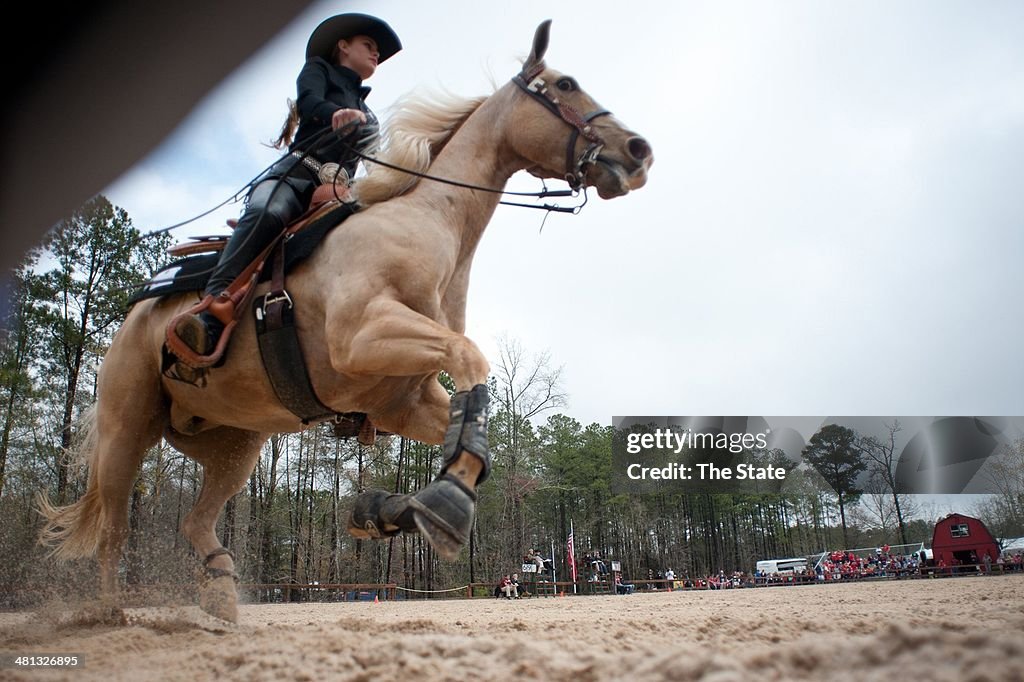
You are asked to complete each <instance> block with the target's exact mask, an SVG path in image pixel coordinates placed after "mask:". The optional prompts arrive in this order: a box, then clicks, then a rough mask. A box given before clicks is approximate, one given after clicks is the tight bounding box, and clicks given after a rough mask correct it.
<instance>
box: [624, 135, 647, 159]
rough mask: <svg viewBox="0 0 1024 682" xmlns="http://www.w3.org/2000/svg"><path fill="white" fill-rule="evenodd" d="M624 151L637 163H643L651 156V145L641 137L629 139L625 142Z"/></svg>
mask: <svg viewBox="0 0 1024 682" xmlns="http://www.w3.org/2000/svg"><path fill="white" fill-rule="evenodd" d="M626 149H627V150H629V155H630V156H632V157H633V158H634V159H636V160H637V161H643V160H644V159H646V158H647V157H649V156H650V155H651V145H649V144H647V140H645V139H644V138H642V137H631V138H629V140H628V141H627V142H626Z"/></svg>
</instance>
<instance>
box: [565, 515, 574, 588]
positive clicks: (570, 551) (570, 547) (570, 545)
mask: <svg viewBox="0 0 1024 682" xmlns="http://www.w3.org/2000/svg"><path fill="white" fill-rule="evenodd" d="M572 536H573V533H572V524H571V523H570V525H569V540H568V541H567V542H566V543H565V554H566V559H567V560H568V561H569V572H570V575H572V581H573V582H576V544H575V542H573V537H572Z"/></svg>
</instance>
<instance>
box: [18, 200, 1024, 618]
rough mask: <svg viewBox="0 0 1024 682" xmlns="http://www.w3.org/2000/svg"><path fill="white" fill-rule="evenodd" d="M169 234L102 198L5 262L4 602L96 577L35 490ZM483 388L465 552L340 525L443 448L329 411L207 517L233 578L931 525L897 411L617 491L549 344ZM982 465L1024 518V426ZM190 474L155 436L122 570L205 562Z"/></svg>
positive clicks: (923, 530) (518, 350) (636, 562)
mask: <svg viewBox="0 0 1024 682" xmlns="http://www.w3.org/2000/svg"><path fill="white" fill-rule="evenodd" d="M168 244H169V238H167V237H166V236H165V235H163V236H159V237H156V238H151V239H141V234H140V232H139V230H138V229H136V228H135V227H134V226H133V225H132V222H131V219H130V218H129V217H128V215H127V214H126V213H125V211H124V210H122V209H120V208H117V207H115V206H113V205H111V204H110V202H109V201H108V200H107V199H105V198H104V197H102V196H99V197H96V198H94V199H93V200H92V201H90V202H89V203H87V204H86V205H85V206H83V207H82V209H80V210H79V211H78V212H77V213H76V214H75V215H74V216H72V217H71V218H69V219H67V220H65V221H62V222H61V223H60V224H59V225H58V226H56V228H55V229H54V230H53V231H52V232H51V234H50V235H49V237H48V238H47V240H46V241H45V242H44V243H43V244H42V245H40V247H38V248H37V249H35V250H33V251H32V252H30V253H29V254H28V255H27V256H26V257H25V259H24V261H23V263H22V264H21V266H20V267H19V268H17V269H16V270H15V271H14V272H12V273H11V275H10V276H9V278H8V281H7V284H6V292H5V300H6V303H7V305H6V319H5V322H4V325H3V328H2V330H0V409H2V410H3V417H2V424H0V426H2V432H0V513H2V514H3V516H2V518H4V519H6V520H7V523H5V524H4V527H3V528H0V552H2V553H3V555H4V556H5V557H6V558H7V560H6V561H5V562H3V563H2V565H0V596H2V598H0V606H2V605H4V604H5V603H6V604H9V605H17V604H22V603H26V602H29V601H31V600H32V599H36V598H38V597H39V595H40V594H44V593H45V592H46V591H47V590H49V589H50V588H51V587H52V586H54V585H60V584H65V583H73V584H75V585H83V584H86V586H87V585H88V583H89V582H90V581H91V580H92V578H91V576H92V575H93V574H94V572H93V571H92V569H91V567H90V568H84V567H83V566H79V565H71V566H67V565H57V564H54V563H53V562H52V561H50V560H49V559H47V558H46V555H45V551H44V550H43V549H42V548H40V547H39V546H38V544H37V542H36V537H37V534H38V530H39V528H40V526H41V519H40V517H39V516H38V515H37V514H36V512H35V510H34V502H33V500H34V496H35V495H36V494H37V493H38V492H40V491H44V493H45V494H47V495H49V496H50V498H51V499H52V500H54V501H55V502H57V503H60V504H64V503H67V502H69V501H71V500H73V499H75V498H76V497H77V496H78V495H80V494H81V492H82V491H83V489H84V476H83V472H81V471H78V470H76V469H74V468H73V467H72V465H71V464H70V462H69V461H68V457H67V455H68V453H69V451H70V449H71V447H72V445H73V443H74V440H75V437H76V435H77V433H76V422H77V419H78V417H79V416H80V415H81V414H82V413H83V412H84V411H85V410H86V409H87V408H88V407H89V405H91V404H92V402H93V401H94V400H95V382H96V372H97V369H98V366H99V363H100V362H101V361H102V357H103V355H104V353H105V351H106V348H107V347H108V346H109V343H110V341H111V338H112V336H113V334H114V332H115V331H116V329H117V328H118V326H119V324H120V323H121V321H123V319H124V316H125V315H126V313H127V308H126V304H127V300H128V297H129V295H130V294H131V292H132V291H133V290H134V287H135V286H137V285H138V284H140V283H141V282H143V281H144V280H145V279H146V277H147V276H148V275H149V274H151V273H152V272H154V271H155V270H156V269H157V268H158V266H159V265H161V264H163V263H164V262H166V260H167V256H166V248H167V246H168ZM444 378H445V377H444V375H442V379H444ZM448 388H449V390H452V387H451V386H450V382H449V386H448ZM489 388H490V392H491V397H492V400H491V405H492V410H491V414H490V415H489V432H490V433H489V435H490V442H491V448H492V456H493V462H494V470H493V474H492V476H491V478H490V479H489V480H488V481H487V482H485V483H484V484H483V486H482V488H481V490H480V491H479V492H480V497H479V506H478V514H477V520H476V524H475V527H474V530H473V533H472V537H471V541H470V543H469V547H468V548H467V550H465V551H464V552H463V554H462V555H461V556H460V558H459V559H458V560H457V561H455V562H444V561H441V560H440V559H439V558H438V557H437V556H436V555H435V554H434V552H433V551H432V550H431V548H430V546H429V545H428V544H427V543H425V542H423V540H422V538H421V537H420V536H419V535H403V536H399V537H395V538H392V539H390V540H386V541H379V542H368V541H360V540H356V539H354V538H352V537H351V536H349V535H348V533H347V532H346V525H347V519H348V511H349V509H350V507H351V503H352V500H353V499H354V497H355V496H356V495H357V494H358V493H359V492H360V491H361V490H364V489H367V488H371V487H374V488H383V489H385V490H391V491H395V492H399V493H410V492H415V491H416V490H419V489H420V488H422V487H423V486H425V485H426V484H427V482H429V481H430V480H431V478H432V477H433V476H435V475H436V472H437V469H438V468H439V466H440V463H441V460H442V453H441V450H440V448H439V447H437V446H430V445H426V444H423V443H418V442H415V441H410V440H407V439H405V438H400V437H390V438H384V439H379V440H378V442H377V444H375V445H373V446H369V447H366V446H362V445H360V444H358V443H357V442H355V441H354V440H345V439H339V438H336V437H335V436H334V433H333V431H332V430H331V428H330V425H329V424H323V425H319V426H316V427H314V428H310V429H308V430H307V431H305V432H302V433H296V434H280V435H277V436H275V437H273V438H271V439H270V441H268V443H267V445H266V446H265V448H264V450H263V452H262V454H261V457H260V459H259V461H258V463H257V466H256V468H255V470H254V471H253V473H252V475H251V476H250V478H249V481H248V483H247V485H246V486H245V487H244V489H243V490H241V491H239V493H238V494H237V495H236V496H235V497H234V498H232V499H231V501H230V502H229V503H228V505H227V508H226V509H225V512H224V514H223V515H222V517H221V519H220V521H219V525H218V534H219V536H220V538H221V540H222V541H223V544H224V545H225V546H226V547H228V548H229V549H231V550H232V551H233V552H234V553H235V555H236V557H237V565H238V567H239V569H240V572H241V575H242V581H243V583H256V584H268V583H275V584H279V583H298V584H306V583H313V582H318V583H353V582H370V583H382V582H394V583H397V584H399V585H400V586H402V587H405V588H408V589H413V590H424V591H430V590H440V589H446V588H451V587H457V586H460V585H464V584H466V583H468V582H492V581H494V580H496V579H497V578H498V577H500V576H501V575H503V574H505V573H510V572H513V571H515V570H517V569H518V567H519V565H520V564H521V563H522V560H523V557H524V555H525V554H526V553H527V552H528V550H530V549H537V550H539V551H540V552H541V553H542V554H544V555H545V556H547V555H550V554H552V553H553V554H554V560H555V566H556V570H557V571H558V573H559V577H560V579H561V578H563V577H564V576H567V575H568V567H567V564H566V556H565V541H566V538H567V536H568V534H569V529H570V525H571V526H572V528H573V529H574V533H575V535H574V537H575V544H576V548H577V555H578V556H582V554H584V553H585V552H587V551H589V550H595V551H599V552H600V553H601V554H602V556H604V557H606V558H610V559H614V560H618V561H620V562H621V565H622V570H623V571H624V573H625V574H626V576H628V577H632V578H642V577H645V576H646V575H648V572H649V571H653V572H661V571H663V570H664V569H666V568H668V567H671V568H673V570H674V571H675V573H676V575H683V574H690V575H692V576H695V577H696V576H703V575H706V574H709V573H717V572H718V571H719V570H725V571H729V572H731V571H734V570H742V571H751V570H752V569H753V566H754V563H755V562H756V561H757V560H758V559H763V558H770V557H784V556H806V555H809V554H812V553H815V552H821V551H824V550H831V549H837V548H852V547H857V546H872V545H879V546H880V545H882V544H886V543H889V544H902V543H912V542H919V541H928V540H930V538H931V530H932V524H931V523H930V522H926V521H922V520H920V518H917V517H919V516H920V515H921V510H920V509H917V508H916V504H917V503H916V501H915V499H914V498H913V496H906V495H901V494H899V493H897V492H896V485H895V481H894V478H893V472H894V471H895V464H896V462H895V460H896V459H897V458H898V456H899V453H898V452H896V447H895V442H896V433H898V432H899V429H900V425H899V424H898V422H894V423H893V424H891V425H890V433H889V436H890V437H889V438H888V439H877V438H864V437H861V436H860V435H858V434H857V433H855V432H853V431H851V430H850V429H845V428H844V427H841V426H835V425H830V426H825V427H823V428H822V429H821V430H820V431H819V432H818V433H817V434H815V435H814V437H813V438H812V439H811V440H810V442H809V443H808V444H807V447H806V449H805V451H804V453H803V454H804V459H805V460H806V461H807V462H808V463H809V464H811V465H812V466H813V468H814V470H815V471H816V472H817V473H816V474H813V473H812V472H810V471H806V470H804V471H801V470H800V469H798V470H796V471H795V472H794V473H792V474H790V476H791V477H792V478H791V480H790V481H788V483H787V486H786V488H785V492H779V493H771V494H759V495H751V494H746V495H739V494H722V493H717V494H716V493H703V494H682V493H678V492H671V491H665V492H659V493H656V494H650V495H636V494H622V493H615V492H614V491H613V488H614V486H613V485H612V477H613V471H612V469H613V466H612V459H613V458H612V445H613V440H614V437H615V434H614V429H613V428H612V427H610V426H604V425H600V424H590V425H584V424H581V423H580V422H578V421H577V420H575V419H574V418H573V417H571V416H569V415H567V414H565V413H563V412H562V411H561V410H562V409H563V408H564V407H565V406H566V402H567V396H566V395H565V393H564V391H563V388H562V383H561V376H560V369H559V368H558V367H557V366H556V365H555V363H554V362H553V361H552V359H551V358H550V357H548V356H546V355H544V354H540V355H536V354H531V353H529V352H528V351H526V350H524V349H523V348H522V347H521V346H520V344H519V343H518V342H516V341H515V340H514V339H507V338H506V339H501V340H500V342H499V357H497V358H494V359H493V367H492V376H491V378H490V380H489ZM993 467H994V469H995V470H997V471H998V472H999V478H1000V480H999V485H1000V486H1001V487H1000V494H999V495H996V496H992V497H991V498H990V500H989V501H988V502H985V503H984V505H983V507H982V508H981V509H979V510H975V511H976V512H977V513H979V514H982V515H983V518H984V519H985V520H986V522H987V523H988V524H989V526H990V528H991V529H992V531H993V532H994V533H995V534H997V535H1002V536H1012V535H1022V534H1024V516H1022V512H1021V510H1022V509H1024V442H1022V443H1018V444H1016V447H1014V448H1009V449H1007V450H1006V451H1005V452H1003V453H1000V455H999V456H998V458H996V460H995V461H994V463H993ZM865 480H866V481H868V483H867V484H866V485H865V484H863V483H862V482H863V481H865ZM201 485H202V469H201V468H200V467H199V466H198V465H197V464H196V463H195V462H194V461H192V460H190V459H187V458H185V457H183V456H182V455H181V454H179V453H177V452H176V451H174V450H173V449H171V448H170V447H169V446H168V445H167V444H166V443H164V442H161V443H160V444H159V445H158V446H156V447H154V448H153V449H152V450H151V452H149V453H148V456H147V457H146V459H145V462H144V465H143V469H142V471H141V473H140V476H139V478H138V481H137V483H136V486H135V488H134V490H133V494H132V496H131V500H130V526H131V536H130V538H129V542H128V548H127V551H126V557H125V562H124V577H125V579H126V581H127V582H128V583H129V584H138V585H154V584H191V581H192V580H193V571H194V568H195V565H196V561H195V559H194V557H192V556H191V555H190V548H189V547H188V543H187V542H186V541H185V539H184V538H183V536H182V535H181V533H180V532H179V527H180V523H181V521H182V519H183V518H184V516H185V515H186V514H187V513H188V511H189V510H190V509H191V506H192V504H193V503H194V501H195V500H196V499H197V496H198V492H199V489H200V487H201ZM84 576H88V577H84Z"/></svg>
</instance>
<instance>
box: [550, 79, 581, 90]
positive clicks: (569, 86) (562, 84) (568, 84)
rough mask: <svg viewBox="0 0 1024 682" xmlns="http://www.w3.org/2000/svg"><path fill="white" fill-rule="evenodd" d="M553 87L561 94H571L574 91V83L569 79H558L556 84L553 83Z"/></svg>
mask: <svg viewBox="0 0 1024 682" xmlns="http://www.w3.org/2000/svg"><path fill="white" fill-rule="evenodd" d="M555 87H557V88H558V89H559V90H561V91H563V92H572V91H573V90H575V89H576V87H577V86H576V81H574V80H573V79H571V78H568V77H566V78H559V79H558V82H557V83H555Z"/></svg>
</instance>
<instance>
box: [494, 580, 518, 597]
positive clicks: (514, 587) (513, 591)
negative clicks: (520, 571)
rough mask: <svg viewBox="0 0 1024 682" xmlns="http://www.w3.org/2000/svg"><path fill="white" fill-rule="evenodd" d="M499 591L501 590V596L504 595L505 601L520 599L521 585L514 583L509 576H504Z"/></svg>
mask: <svg viewBox="0 0 1024 682" xmlns="http://www.w3.org/2000/svg"><path fill="white" fill-rule="evenodd" d="M517 577H518V576H517ZM498 589H500V590H501V594H502V595H504V597H505V599H519V583H518V582H512V578H511V577H509V576H508V575H504V576H502V578H501V582H500V583H499V584H498Z"/></svg>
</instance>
